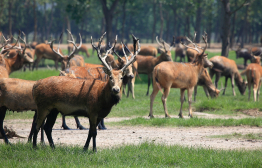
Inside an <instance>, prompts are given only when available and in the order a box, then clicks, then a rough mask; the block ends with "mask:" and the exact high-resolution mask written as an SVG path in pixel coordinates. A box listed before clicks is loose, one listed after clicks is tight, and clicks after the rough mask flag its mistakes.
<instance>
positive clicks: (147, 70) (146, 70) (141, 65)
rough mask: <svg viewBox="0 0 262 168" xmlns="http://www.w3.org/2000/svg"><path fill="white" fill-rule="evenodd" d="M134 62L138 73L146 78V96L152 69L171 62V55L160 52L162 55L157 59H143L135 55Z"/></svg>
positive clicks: (150, 57)
mask: <svg viewBox="0 0 262 168" xmlns="http://www.w3.org/2000/svg"><path fill="white" fill-rule="evenodd" d="M136 61H137V66H138V68H137V71H138V73H139V74H147V76H148V88H147V93H146V95H148V93H149V86H150V82H151V79H152V72H153V69H154V67H155V66H156V65H158V64H159V63H161V62H163V61H172V55H171V52H170V51H166V52H162V54H161V55H160V56H158V57H153V56H147V57H145V56H141V55H137V57H136Z"/></svg>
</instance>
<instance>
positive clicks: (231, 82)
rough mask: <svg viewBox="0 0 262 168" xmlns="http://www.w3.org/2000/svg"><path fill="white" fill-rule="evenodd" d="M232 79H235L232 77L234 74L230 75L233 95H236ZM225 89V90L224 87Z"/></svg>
mask: <svg viewBox="0 0 262 168" xmlns="http://www.w3.org/2000/svg"><path fill="white" fill-rule="evenodd" d="M234 79H235V77H234V75H232V77H231V85H232V90H233V95H234V96H236V92H235V83H234ZM225 90H226V88H225Z"/></svg>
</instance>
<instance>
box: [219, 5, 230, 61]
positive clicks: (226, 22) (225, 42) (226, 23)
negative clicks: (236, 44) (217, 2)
mask: <svg viewBox="0 0 262 168" xmlns="http://www.w3.org/2000/svg"><path fill="white" fill-rule="evenodd" d="M222 3H223V5H222V9H223V13H224V18H223V22H222V34H221V38H222V52H221V55H222V56H225V57H228V52H229V43H230V41H229V37H230V18H231V12H230V3H229V0H223V1H222Z"/></svg>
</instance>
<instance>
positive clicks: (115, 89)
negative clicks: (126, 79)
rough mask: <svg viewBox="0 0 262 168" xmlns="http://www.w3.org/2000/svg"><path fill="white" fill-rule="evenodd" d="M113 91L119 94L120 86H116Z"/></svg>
mask: <svg viewBox="0 0 262 168" xmlns="http://www.w3.org/2000/svg"><path fill="white" fill-rule="evenodd" d="M112 91H113V92H114V93H115V94H117V93H119V92H120V88H119V87H118V86H115V87H113V88H112Z"/></svg>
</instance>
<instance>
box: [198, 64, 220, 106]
mask: <svg viewBox="0 0 262 168" xmlns="http://www.w3.org/2000/svg"><path fill="white" fill-rule="evenodd" d="M197 86H203V89H204V91H205V94H206V96H207V98H209V97H211V98H215V97H218V95H219V93H220V92H221V91H222V90H224V88H221V89H220V90H218V89H217V88H216V87H215V85H214V84H213V83H212V80H211V78H210V76H209V73H208V71H207V69H206V68H205V69H204V70H203V72H202V73H201V75H200V77H199V78H198V82H197V85H196V86H195V88H194V101H196V95H197Z"/></svg>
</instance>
